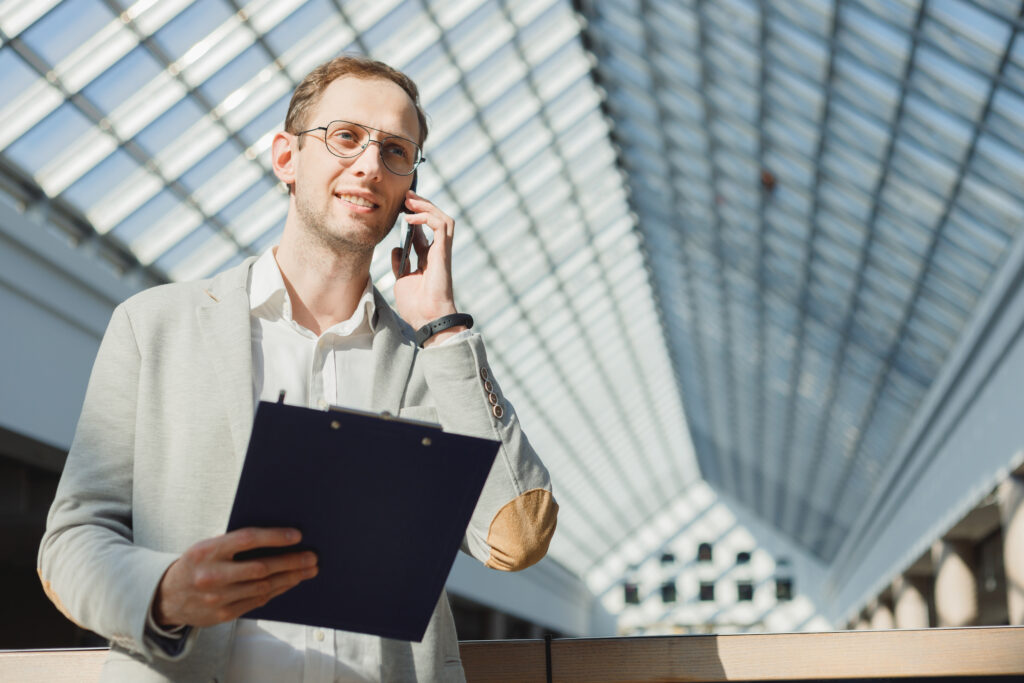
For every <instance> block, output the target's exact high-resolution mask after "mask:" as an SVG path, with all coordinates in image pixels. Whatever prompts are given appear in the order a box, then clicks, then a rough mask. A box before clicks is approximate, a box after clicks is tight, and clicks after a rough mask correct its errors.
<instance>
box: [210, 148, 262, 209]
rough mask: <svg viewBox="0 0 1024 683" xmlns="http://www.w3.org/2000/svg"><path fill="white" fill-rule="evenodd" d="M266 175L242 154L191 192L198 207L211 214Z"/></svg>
mask: <svg viewBox="0 0 1024 683" xmlns="http://www.w3.org/2000/svg"><path fill="white" fill-rule="evenodd" d="M265 175H266V170H265V169H264V168H263V167H261V166H260V165H259V164H256V163H254V162H252V161H250V160H249V159H247V158H246V157H245V156H244V155H242V156H238V157H237V158H235V159H234V160H233V161H231V162H230V163H228V164H227V165H225V166H224V167H223V168H222V169H221V170H220V171H218V172H217V174H216V175H214V176H213V177H212V178H210V179H209V180H207V181H206V182H205V183H203V184H202V186H200V187H198V188H197V189H196V190H195V192H193V193H192V197H193V198H194V199H195V201H196V203H197V204H198V205H199V207H200V208H201V209H202V210H203V211H204V212H205V213H206V214H207V215H208V216H212V215H214V214H216V213H217V212H218V211H220V210H221V209H222V208H224V207H225V206H226V205H227V204H228V203H229V202H230V201H231V200H232V199H234V198H235V197H237V196H238V195H240V194H241V193H242V192H244V191H245V190H246V189H248V188H249V187H251V186H252V185H253V184H255V183H256V182H257V181H259V180H260V179H261V178H263V177H264V176H265Z"/></svg>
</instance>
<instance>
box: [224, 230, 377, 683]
mask: <svg viewBox="0 0 1024 683" xmlns="http://www.w3.org/2000/svg"><path fill="white" fill-rule="evenodd" d="M275 250H276V247H275V248H274V249H269V250H267V251H266V252H265V253H264V254H263V255H262V256H261V257H260V258H259V259H258V260H257V261H256V263H254V264H253V267H252V271H251V274H250V280H249V310H250V312H251V313H250V323H251V325H252V358H253V395H254V398H255V400H256V401H261V400H262V401H276V400H277V398H278V395H279V394H280V392H281V391H284V392H285V398H284V402H285V403H288V404H290V405H296V406H303V407H307V408H320V409H324V408H327V406H328V405H340V406H346V407H349V408H358V409H362V410H367V409H369V407H370V387H371V386H372V385H373V358H372V351H371V345H372V343H373V314H374V310H375V305H374V301H373V289H372V288H371V286H370V282H369V278H367V282H366V289H365V290H364V291H363V295H362V297H361V298H360V299H359V303H358V304H357V305H356V310H355V312H354V313H353V314H352V317H351V318H349V319H348V320H344V321H342V322H340V323H338V324H336V325H334V326H333V327H331V328H330V329H328V330H325V331H324V332H323V334H321V335H320V336H319V337H318V336H317V335H315V334H313V332H311V331H310V330H308V329H306V328H305V327H303V326H302V325H300V324H299V323H297V322H295V320H294V319H293V318H292V305H291V299H290V298H289V296H288V290H287V289H286V288H285V285H284V280H283V278H282V277H281V271H280V270H279V269H278V267H277V261H276V260H275V258H274V251H275ZM380 664H381V663H380V639H379V638H377V637H375V636H368V635H364V634H360V633H350V632H347V631H332V630H330V629H325V628H314V627H309V626H299V625H297V624H288V623H284V622H279V621H267V620H265V619H239V620H238V626H237V628H236V629H235V640H234V644H233V647H232V651H231V657H230V658H229V664H228V671H227V681H228V682H229V683H236V682H237V683H243V682H244V683H251V682H255V681H273V682H274V683H293V682H294V683H332V682H334V681H376V680H379V678H380Z"/></svg>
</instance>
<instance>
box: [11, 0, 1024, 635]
mask: <svg viewBox="0 0 1024 683" xmlns="http://www.w3.org/2000/svg"><path fill="white" fill-rule="evenodd" d="M1022 12H1024V3H1022V2H1020V1H1019V0H974V1H968V0H858V1H855V0H834V1H833V0H782V1H779V2H769V1H768V0H760V1H758V0H703V1H700V0H576V1H575V2H568V1H567V0H397V1H396V0H352V1H342V0H333V1H331V0H252V1H251V2H247V1H245V0H194V1H191V0H139V1H138V2H134V3H132V2H129V0H61V1H58V0H0V578H2V579H3V580H2V581H0V586H2V588H0V590H2V591H3V592H2V596H0V597H2V600H3V603H4V605H5V610H4V613H5V614H6V615H8V617H7V618H6V619H4V620H3V623H2V624H0V648H4V647H42V646H53V645H62V644H71V643H89V642H95V641H94V640H93V637H91V636H89V635H88V634H85V633H84V632H81V631H77V630H76V629H75V628H74V627H73V626H72V625H71V624H70V623H68V622H66V621H64V620H63V618H62V617H60V616H59V615H58V613H57V612H56V610H54V609H53V608H52V607H50V606H49V604H48V603H47V602H46V600H45V598H44V597H43V594H42V591H41V590H40V589H39V587H38V582H37V580H36V579H35V570H34V563H35V549H36V545H37V543H38V539H39V536H40V535H41V533H42V528H43V523H44V516H45V512H46V509H47V507H48V505H49V502H50V499H51V498H52V495H53V491H54V487H55V485H56V481H57V477H58V476H59V472H60V470H61V467H62V463H63V458H64V454H65V452H66V449H67V448H68V446H69V444H70V441H71V437H72V434H73V432H74V427H75V422H76V419H77V416H78V412H79V409H80V407H81V401H82V397H83V394H84V390H85V384H86V381H87V378H88V373H89V369H90V367H91V363H92V359H93V357H94V355H95V352H96V349H97V346H98V343H99V339H100V337H101V335H102V333H103V330H104V328H105V326H106V323H107V320H108V319H109V316H110V313H111V311H112V309H113V307H114V306H115V305H116V303H118V302H119V301H121V300H123V299H124V298H126V297H127V296H129V295H131V294H132V293H134V292H136V291H138V290H140V289H142V288H144V287H148V286H151V285H155V284H158V283H163V282H167V281H172V280H182V279H192V278H202V277H206V276H208V275H210V274H212V273H215V272H217V271H219V270H221V269H223V268H226V267H229V266H231V265H234V264H236V263H238V262H239V261H240V260H241V259H244V258H245V257H247V256H250V255H254V254H258V253H260V252H262V251H263V250H265V249H266V248H268V247H269V246H271V245H273V244H274V243H275V242H276V240H277V238H278V236H279V234H280V230H281V227H282V225H283V220H284V215H285V211H286V206H287V202H286V196H285V193H284V191H283V188H282V187H281V186H280V185H279V184H278V183H277V182H276V180H275V179H274V177H273V175H272V173H271V170H270V163H269V154H268V150H269V145H270V140H271V138H272V136H273V134H274V132H275V131H277V130H279V129H280V127H281V124H282V122H283V118H284V112H285V109H286V107H287V102H288V99H289V97H290V94H291V91H292V89H293V88H294V86H295V84H296V83H297V81H298V80H299V79H301V78H302V76H304V75H305V74H306V73H307V72H308V71H309V70H310V69H311V68H312V67H313V66H315V65H317V64H319V63H321V62H323V61H325V60H327V59H329V58H331V57H334V56H336V55H338V54H340V53H345V52H351V53H362V54H368V55H370V56H372V57H374V58H377V59H381V60H384V61H386V62H388V63H390V64H392V65H394V66H396V67H398V68H400V69H402V70H404V71H406V72H407V73H409V74H410V75H411V76H412V77H413V78H414V79H415V80H416V81H417V83H418V84H419V86H420V88H421V92H422V95H423V100H424V104H425V107H426V110H427V112H428V114H429V116H430V126H431V133H430V137H429V139H428V140H427V144H426V156H427V157H428V160H429V161H428V163H427V164H426V165H425V166H424V167H423V168H422V169H421V172H420V183H419V190H420V192H421V193H422V194H424V195H425V196H427V197H429V198H431V199H432V200H433V201H434V202H435V203H436V204H437V205H439V206H440V207H442V208H443V209H444V210H446V211H447V212H448V213H450V214H452V215H453V216H454V217H455V218H456V220H457V224H458V234H457V240H456V247H455V255H454V260H455V285H456V293H457V296H458V299H459V305H460V308H462V309H464V310H467V311H471V312H472V313H473V314H474V316H475V317H476V320H477V324H478V329H479V330H480V331H481V332H482V333H483V334H484V335H486V337H487V340H488V348H489V354H490V358H491V361H492V365H493V367H494V370H495V372H497V373H498V375H499V376H500V377H502V379H503V385H504V387H505V393H506V394H507V395H508V396H509V397H510V398H511V400H512V401H513V402H514V403H515V405H516V407H517V409H518V412H519V414H520V417H521V419H522V422H523V424H524V425H525V428H526V431H527V433H528V434H529V435H530V438H531V441H532V442H533V443H534V444H535V446H536V447H537V450H538V451H539V452H541V454H542V455H543V458H544V460H545V462H546V463H547V465H548V466H549V468H550V470H551V473H552V476H553V479H554V485H555V493H556V497H557V498H558V500H559V502H560V504H561V514H560V519H559V525H558V532H557V534H556V537H555V539H554V542H553V544H552V547H551V551H550V553H549V556H548V558H547V559H545V560H544V561H543V562H541V563H540V564H539V565H537V566H536V567H533V568H531V569H529V570H527V571H525V572H523V573H520V574H514V575H507V574H500V573H497V572H491V571H489V570H485V569H483V568H482V567H480V566H478V565H476V564H474V563H473V562H471V561H470V560H468V558H465V557H460V558H459V559H458V560H457V562H456V565H455V567H454V568H453V570H452V574H451V577H450V579H449V589H450V592H451V594H452V596H453V609H454V611H455V613H456V615H457V621H458V624H459V628H460V635H461V636H462V637H463V638H482V637H530V636H537V635H540V634H542V633H555V634H558V635H605V634H612V633H675V632H707V631H716V632H726V631H749V630H758V631H767V630H776V631H777V630H801V629H804V630H808V629H815V630H821V629H830V628H847V627H859V628H866V627H875V628H885V627H891V626H928V625H953V624H970V623H979V624H981V623H1021V622H1022V621H1024V504H1022V499H1024V492H1022V491H1024V484H1022V478H1021V469H1020V468H1021V466H1022V462H1024V456H1022V448H1024V401H1022V398H1021V387H1022V385H1024V341H1022V339H1021V330H1022V326H1024V285H1022V276H1024V241H1022V239H1021V232H1022V229H1024V35H1022V30H1021V29H1022V25H1024V19H1022ZM397 239H398V238H397V233H396V235H395V236H393V237H389V238H388V240H387V241H386V244H385V245H384V247H385V248H384V249H381V250H380V254H379V255H378V257H377V258H375V260H374V263H373V267H372V277H373V279H374V281H375V283H376V285H377V286H378V287H379V288H380V289H381V291H382V292H384V293H385V295H386V296H390V290H391V285H392V283H393V278H392V276H391V274H390V265H389V258H388V255H387V252H388V251H389V249H390V247H392V246H394V244H395V243H397ZM1014 472H1016V473H1017V474H1016V475H1015V474H1014Z"/></svg>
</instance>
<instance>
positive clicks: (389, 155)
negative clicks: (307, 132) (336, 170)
mask: <svg viewBox="0 0 1024 683" xmlns="http://www.w3.org/2000/svg"><path fill="white" fill-rule="evenodd" d="M324 140H325V141H326V142H327V148H328V149H329V150H330V151H331V152H332V153H333V154H335V155H337V156H339V157H346V158H347V157H354V156H357V155H358V154H359V153H360V152H362V151H363V150H364V149H366V146H367V145H368V144H369V143H370V131H369V130H368V129H366V128H364V127H363V126H360V125H358V124H355V123H349V122H348V121H332V122H331V124H330V125H329V126H327V134H326V135H325V136H324ZM374 142H376V143H377V144H378V145H379V146H380V158H381V160H383V162H384V165H385V166H387V168H388V170H390V171H391V172H392V173H397V174H398V175H408V174H410V173H412V172H413V169H415V168H416V164H417V162H418V161H419V159H420V148H419V146H417V145H416V143H415V142H413V141H412V140H406V139H405V138H399V137H383V138H380V139H379V140H374Z"/></svg>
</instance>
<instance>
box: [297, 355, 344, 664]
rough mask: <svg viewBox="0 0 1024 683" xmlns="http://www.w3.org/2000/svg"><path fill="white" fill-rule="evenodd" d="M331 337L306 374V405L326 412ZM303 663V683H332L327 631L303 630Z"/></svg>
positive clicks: (331, 654) (332, 389)
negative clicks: (304, 660)
mask: <svg viewBox="0 0 1024 683" xmlns="http://www.w3.org/2000/svg"><path fill="white" fill-rule="evenodd" d="M332 339H333V335H322V336H321V337H320V338H318V339H317V340H316V346H315V348H314V350H313V362H312V367H310V373H309V396H308V400H309V403H308V405H310V406H316V407H318V408H320V409H321V410H325V409H326V408H327V407H328V406H329V405H330V404H331V403H334V396H333V395H332V392H333V393H336V391H337V390H336V387H335V383H334V380H333V379H331V378H330V377H331V375H333V374H334V349H333V347H332V345H331V340H332ZM305 654H306V662H305V667H304V668H303V678H302V680H303V683H330V682H331V681H333V680H334V663H335V659H337V650H336V647H335V642H334V636H333V633H332V632H331V631H330V630H329V629H324V628H317V627H311V626H310V627H307V628H306V652H305Z"/></svg>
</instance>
